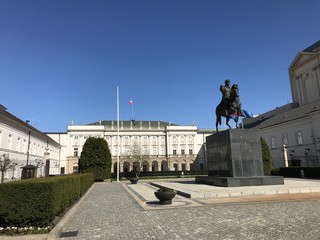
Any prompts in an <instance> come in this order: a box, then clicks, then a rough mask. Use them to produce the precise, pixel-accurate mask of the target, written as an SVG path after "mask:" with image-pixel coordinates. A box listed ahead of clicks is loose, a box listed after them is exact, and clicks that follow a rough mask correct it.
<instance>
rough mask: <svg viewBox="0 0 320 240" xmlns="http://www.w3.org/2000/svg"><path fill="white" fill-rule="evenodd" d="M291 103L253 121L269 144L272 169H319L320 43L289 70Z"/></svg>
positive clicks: (247, 123) (247, 124)
mask: <svg viewBox="0 0 320 240" xmlns="http://www.w3.org/2000/svg"><path fill="white" fill-rule="evenodd" d="M289 77H290V86H291V93H292V101H293V102H292V103H289V104H287V105H284V106H281V107H278V108H276V109H274V110H272V111H269V112H267V113H264V114H261V115H259V116H257V117H255V118H253V119H249V118H246V119H244V121H243V124H244V128H252V127H254V128H258V129H259V130H260V135H261V136H262V137H263V138H264V139H265V140H266V141H267V143H268V146H269V148H270V151H271V154H272V157H273V167H274V168H278V167H284V166H288V165H299V166H320V41H317V42H316V43H314V44H313V45H311V46H310V47H308V48H306V49H304V50H303V51H301V52H299V53H298V54H297V55H296V57H295V58H294V60H293V62H292V63H291V65H290V66H289Z"/></svg>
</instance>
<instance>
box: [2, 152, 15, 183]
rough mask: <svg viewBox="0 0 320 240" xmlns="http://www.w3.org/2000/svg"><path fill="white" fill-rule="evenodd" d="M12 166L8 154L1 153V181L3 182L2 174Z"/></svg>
mask: <svg viewBox="0 0 320 240" xmlns="http://www.w3.org/2000/svg"><path fill="white" fill-rule="evenodd" d="M12 167H14V165H12V161H11V160H10V159H9V154H3V157H0V171H1V183H3V182H4V174H5V173H6V171H7V170H8V169H10V168H12Z"/></svg>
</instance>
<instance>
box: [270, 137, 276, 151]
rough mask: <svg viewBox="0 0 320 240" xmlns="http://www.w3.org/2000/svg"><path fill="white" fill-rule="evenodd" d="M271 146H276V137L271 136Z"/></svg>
mask: <svg viewBox="0 0 320 240" xmlns="http://www.w3.org/2000/svg"><path fill="white" fill-rule="evenodd" d="M271 148H276V138H275V137H271Z"/></svg>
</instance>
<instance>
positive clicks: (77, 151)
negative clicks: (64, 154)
mask: <svg viewBox="0 0 320 240" xmlns="http://www.w3.org/2000/svg"><path fill="white" fill-rule="evenodd" d="M73 156H74V157H78V156H79V149H78V148H74V149H73Z"/></svg>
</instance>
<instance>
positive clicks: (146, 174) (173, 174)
mask: <svg viewBox="0 0 320 240" xmlns="http://www.w3.org/2000/svg"><path fill="white" fill-rule="evenodd" d="M182 172H183V175H184V176H194V175H208V171H151V172H140V178H147V177H155V176H157V177H161V176H163V177H177V176H181V175H182ZM132 174H133V173H132V172H122V173H120V177H121V178H130V177H133V175H132ZM111 177H112V178H116V177H117V173H112V176H111Z"/></svg>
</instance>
